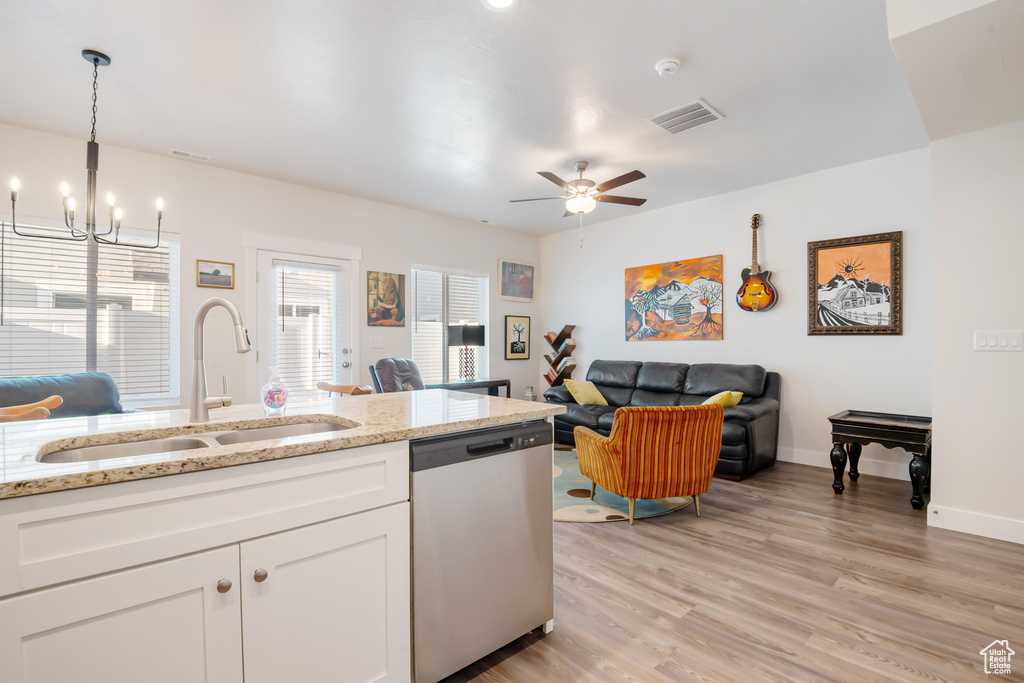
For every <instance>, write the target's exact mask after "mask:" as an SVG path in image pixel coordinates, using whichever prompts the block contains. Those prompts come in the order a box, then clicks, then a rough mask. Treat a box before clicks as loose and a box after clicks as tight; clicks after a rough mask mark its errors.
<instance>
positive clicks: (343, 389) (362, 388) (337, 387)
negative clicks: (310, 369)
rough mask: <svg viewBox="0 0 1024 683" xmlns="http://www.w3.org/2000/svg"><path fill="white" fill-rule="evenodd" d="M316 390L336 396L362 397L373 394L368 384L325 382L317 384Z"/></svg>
mask: <svg viewBox="0 0 1024 683" xmlns="http://www.w3.org/2000/svg"><path fill="white" fill-rule="evenodd" d="M316 388H317V389H319V390H320V391H326V392H327V393H328V394H338V395H339V396H346V395H347V396H362V395H363V394H372V393H373V389H372V388H371V387H370V385H369V384H328V383H327V382H317V383H316Z"/></svg>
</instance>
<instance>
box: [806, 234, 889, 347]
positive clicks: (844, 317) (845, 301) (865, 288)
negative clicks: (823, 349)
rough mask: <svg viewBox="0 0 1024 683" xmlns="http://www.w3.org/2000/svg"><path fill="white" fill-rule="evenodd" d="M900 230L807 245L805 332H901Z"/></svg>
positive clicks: (811, 333) (812, 333)
mask: <svg viewBox="0 0 1024 683" xmlns="http://www.w3.org/2000/svg"><path fill="white" fill-rule="evenodd" d="M902 270H903V233H902V232H886V233H880V234H878V235H862V236H860V237H846V238H843V239H835V240H822V241H820V242H808V244H807V334H810V335H816V334H903V291H902Z"/></svg>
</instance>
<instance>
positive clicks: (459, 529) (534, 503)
mask: <svg viewBox="0 0 1024 683" xmlns="http://www.w3.org/2000/svg"><path fill="white" fill-rule="evenodd" d="M552 442H553V439H552V431H551V425H550V424H549V423H547V422H544V421H536V422H525V423H518V424H515V425H507V426H502V427H494V428H489V429H480V430H474V431H470V432H460V433H457V434H451V435H445V436H438V437H429V438H425V439H416V440H414V441H412V442H411V445H410V451H411V453H410V459H411V460H410V465H411V470H412V475H411V476H412V491H411V500H412V579H413V581H412V586H413V591H412V615H413V674H414V677H413V680H414V681H415V682H416V683H435V682H436V681H439V680H441V679H442V678H444V677H445V676H448V675H450V674H452V673H455V672H456V671H458V670H459V669H462V668H463V667H465V666H467V665H469V664H472V663H473V662H475V661H476V660H478V659H480V658H481V657H484V656H486V655H488V654H490V653H491V652H493V651H495V650H497V649H498V648H500V647H502V646H503V645H505V644H507V643H510V642H512V641H513V640H515V639H516V638H518V637H520V636H522V635H524V634H526V633H529V632H530V631H532V630H534V629H536V628H538V627H541V628H543V629H544V631H545V632H549V631H550V630H551V626H552V620H553V617H554V593H553V588H552V579H553V574H552V538H551V533H552V515H551V495H552V494H551V490H552V477H551V468H552V458H551V455H552Z"/></svg>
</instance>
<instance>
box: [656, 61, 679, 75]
mask: <svg viewBox="0 0 1024 683" xmlns="http://www.w3.org/2000/svg"><path fill="white" fill-rule="evenodd" d="M681 64H682V62H680V61H679V60H678V59H676V58H675V57H666V58H665V59H660V60H658V63H657V64H655V65H654V70H655V71H657V72H658V75H659V76H661V77H662V78H668V77H669V76H671V75H672V74H674V73H675V72H677V71H679V66H680V65H681Z"/></svg>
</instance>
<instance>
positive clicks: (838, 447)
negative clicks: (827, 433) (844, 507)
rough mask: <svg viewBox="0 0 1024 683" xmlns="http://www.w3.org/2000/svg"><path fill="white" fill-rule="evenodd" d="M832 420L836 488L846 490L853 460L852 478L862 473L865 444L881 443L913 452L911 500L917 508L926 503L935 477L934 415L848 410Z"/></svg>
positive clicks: (839, 492) (833, 487) (854, 478)
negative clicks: (859, 466)
mask: <svg viewBox="0 0 1024 683" xmlns="http://www.w3.org/2000/svg"><path fill="white" fill-rule="evenodd" d="M828 419H829V421H830V422H831V423H832V444H833V446H832V453H831V456H830V457H831V459H832V473H833V474H834V475H835V482H834V483H833V484H832V490H833V491H835V492H836V493H837V494H840V495H841V494H842V493H843V489H845V488H846V487H845V486H844V485H843V472H844V471H845V470H846V460H847V457H849V460H850V479H851V480H853V481H856V480H857V478H858V477H859V476H860V472H858V471H857V463H858V462H859V461H860V449H861V446H866V445H867V444H869V443H879V444H882V445H883V446H885V447H886V448H902V449H904V450H906V451H908V452H910V453H912V454H913V456H914V459H913V460H911V461H910V483H911V484H912V485H913V488H914V493H913V495H912V496H911V497H910V504H911V505H913V506H914V509H915V510H920V509H921V508H923V507H924V494H925V493H928V488H929V483H930V478H931V457H932V419H931V418H930V417H915V416H913V415H893V414H889V413H869V412H864V411H862V410H844V411H843V412H841V413H836V414H835V415H833V416H832V417H830V418H828Z"/></svg>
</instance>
